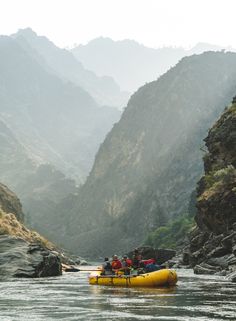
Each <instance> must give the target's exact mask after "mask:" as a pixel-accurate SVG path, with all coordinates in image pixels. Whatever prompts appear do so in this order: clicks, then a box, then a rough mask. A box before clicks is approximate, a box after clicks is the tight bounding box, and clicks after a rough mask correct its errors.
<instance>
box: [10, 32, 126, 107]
mask: <svg viewBox="0 0 236 321" xmlns="http://www.w3.org/2000/svg"><path fill="white" fill-rule="evenodd" d="M13 38H15V39H16V40H17V41H18V43H19V44H20V45H21V46H22V47H23V48H24V49H25V50H26V51H27V52H28V53H30V54H31V55H32V56H34V57H35V58H36V59H37V60H38V62H39V63H40V64H42V65H43V66H44V67H45V66H46V67H47V68H49V69H50V70H51V72H54V73H56V75H57V76H60V77H61V78H62V79H64V80H67V81H71V82H73V83H74V84H76V85H78V86H79V87H81V88H83V89H84V90H86V91H87V92H88V93H89V94H90V95H91V96H92V97H93V98H94V100H95V101H96V102H97V103H98V104H99V105H106V106H113V107H117V108H119V109H122V108H123V107H125V106H126V104H127V101H128V98H129V96H130V95H129V93H128V92H121V90H120V88H119V86H118V84H117V83H116V82H115V81H114V79H113V78H112V77H109V76H108V75H103V76H102V77H98V76H96V75H95V73H94V72H92V71H89V70H87V69H85V68H84V67H83V65H82V64H81V63H80V62H79V61H78V60H77V59H76V58H75V57H74V56H73V54H72V53H71V52H69V51H68V50H65V49H60V48H58V47H56V46H55V45H54V44H53V43H52V42H51V41H50V40H48V39H47V38H46V37H42V36H38V35H37V34H36V33H35V32H34V31H32V30H31V29H30V28H27V29H21V30H19V31H18V33H16V34H15V35H13Z"/></svg>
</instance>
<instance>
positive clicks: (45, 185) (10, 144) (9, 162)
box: [0, 120, 76, 235]
mask: <svg viewBox="0 0 236 321" xmlns="http://www.w3.org/2000/svg"><path fill="white" fill-rule="evenodd" d="M0 155H1V157H0V180H1V181H2V182H3V183H5V184H7V185H8V186H10V187H11V189H12V190H14V191H16V192H17V194H18V195H19V196H20V198H21V200H22V202H23V205H24V212H25V221H26V222H27V223H28V224H29V225H30V226H31V227H35V228H36V229H37V230H38V231H40V232H41V233H43V234H45V235H47V234H48V233H47V232H48V230H50V229H51V226H52V222H53V220H56V217H51V216H50V213H51V212H52V209H53V208H54V207H55V206H56V204H57V203H58V202H59V201H60V200H61V199H62V198H64V197H66V196H68V195H69V194H71V193H75V192H76V186H75V182H74V181H73V180H71V179H68V178H66V177H65V175H63V174H62V173H61V172H60V171H58V170H56V169H55V168H54V167H53V166H52V165H49V164H41V165H38V164H37V162H36V161H35V160H34V159H33V158H31V157H30V156H29V155H28V152H27V150H26V149H25V147H24V146H23V145H22V144H21V143H20V142H19V141H18V140H17V139H16V138H15V137H14V135H13V133H12V132H11V130H10V129H9V128H8V127H7V126H6V124H5V123H4V122H3V121H1V120H0ZM32 156H33V155H32ZM5 194H7V195H10V192H8V193H5ZM11 203H12V204H13V203H14V202H13V201H12V200H11ZM3 210H4V208H3ZM5 212H6V211H5ZM19 212H20V211H19ZM11 213H13V214H16V213H15V211H11ZM18 218H20V219H22V217H19V216H18Z"/></svg>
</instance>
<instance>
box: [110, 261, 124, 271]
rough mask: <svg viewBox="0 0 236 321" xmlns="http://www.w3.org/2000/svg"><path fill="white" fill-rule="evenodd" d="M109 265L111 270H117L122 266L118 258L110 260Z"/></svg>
mask: <svg viewBox="0 0 236 321" xmlns="http://www.w3.org/2000/svg"><path fill="white" fill-rule="evenodd" d="M111 266H112V269H113V270H118V269H120V268H122V264H121V261H120V260H114V261H112V262H111Z"/></svg>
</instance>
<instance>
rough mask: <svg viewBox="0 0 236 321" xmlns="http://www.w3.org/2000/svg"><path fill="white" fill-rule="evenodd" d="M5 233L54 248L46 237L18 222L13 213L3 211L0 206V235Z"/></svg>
mask: <svg viewBox="0 0 236 321" xmlns="http://www.w3.org/2000/svg"><path fill="white" fill-rule="evenodd" d="M5 234H7V235H11V236H15V237H19V238H22V239H23V240H25V241H27V242H31V243H32V242H37V243H41V244H42V245H44V246H45V247H47V248H48V249H54V248H55V247H54V246H53V244H52V243H50V242H49V241H48V240H47V239H45V238H44V237H42V236H41V235H40V234H38V233H37V232H35V231H31V230H29V229H28V228H27V227H25V226H24V225H23V224H22V223H20V222H19V221H18V220H17V218H16V216H15V215H14V214H11V213H5V212H4V211H3V210H2V209H1V207H0V235H5Z"/></svg>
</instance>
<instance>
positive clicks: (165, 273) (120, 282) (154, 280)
mask: <svg viewBox="0 0 236 321" xmlns="http://www.w3.org/2000/svg"><path fill="white" fill-rule="evenodd" d="M177 280H178V278H177V274H176V272H175V271H174V270H169V269H163V270H159V271H155V272H150V273H145V274H140V275H101V271H96V272H93V273H91V274H90V276H89V283H90V284H93V285H110V286H124V287H160V286H173V285H175V284H176V283H177Z"/></svg>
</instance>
